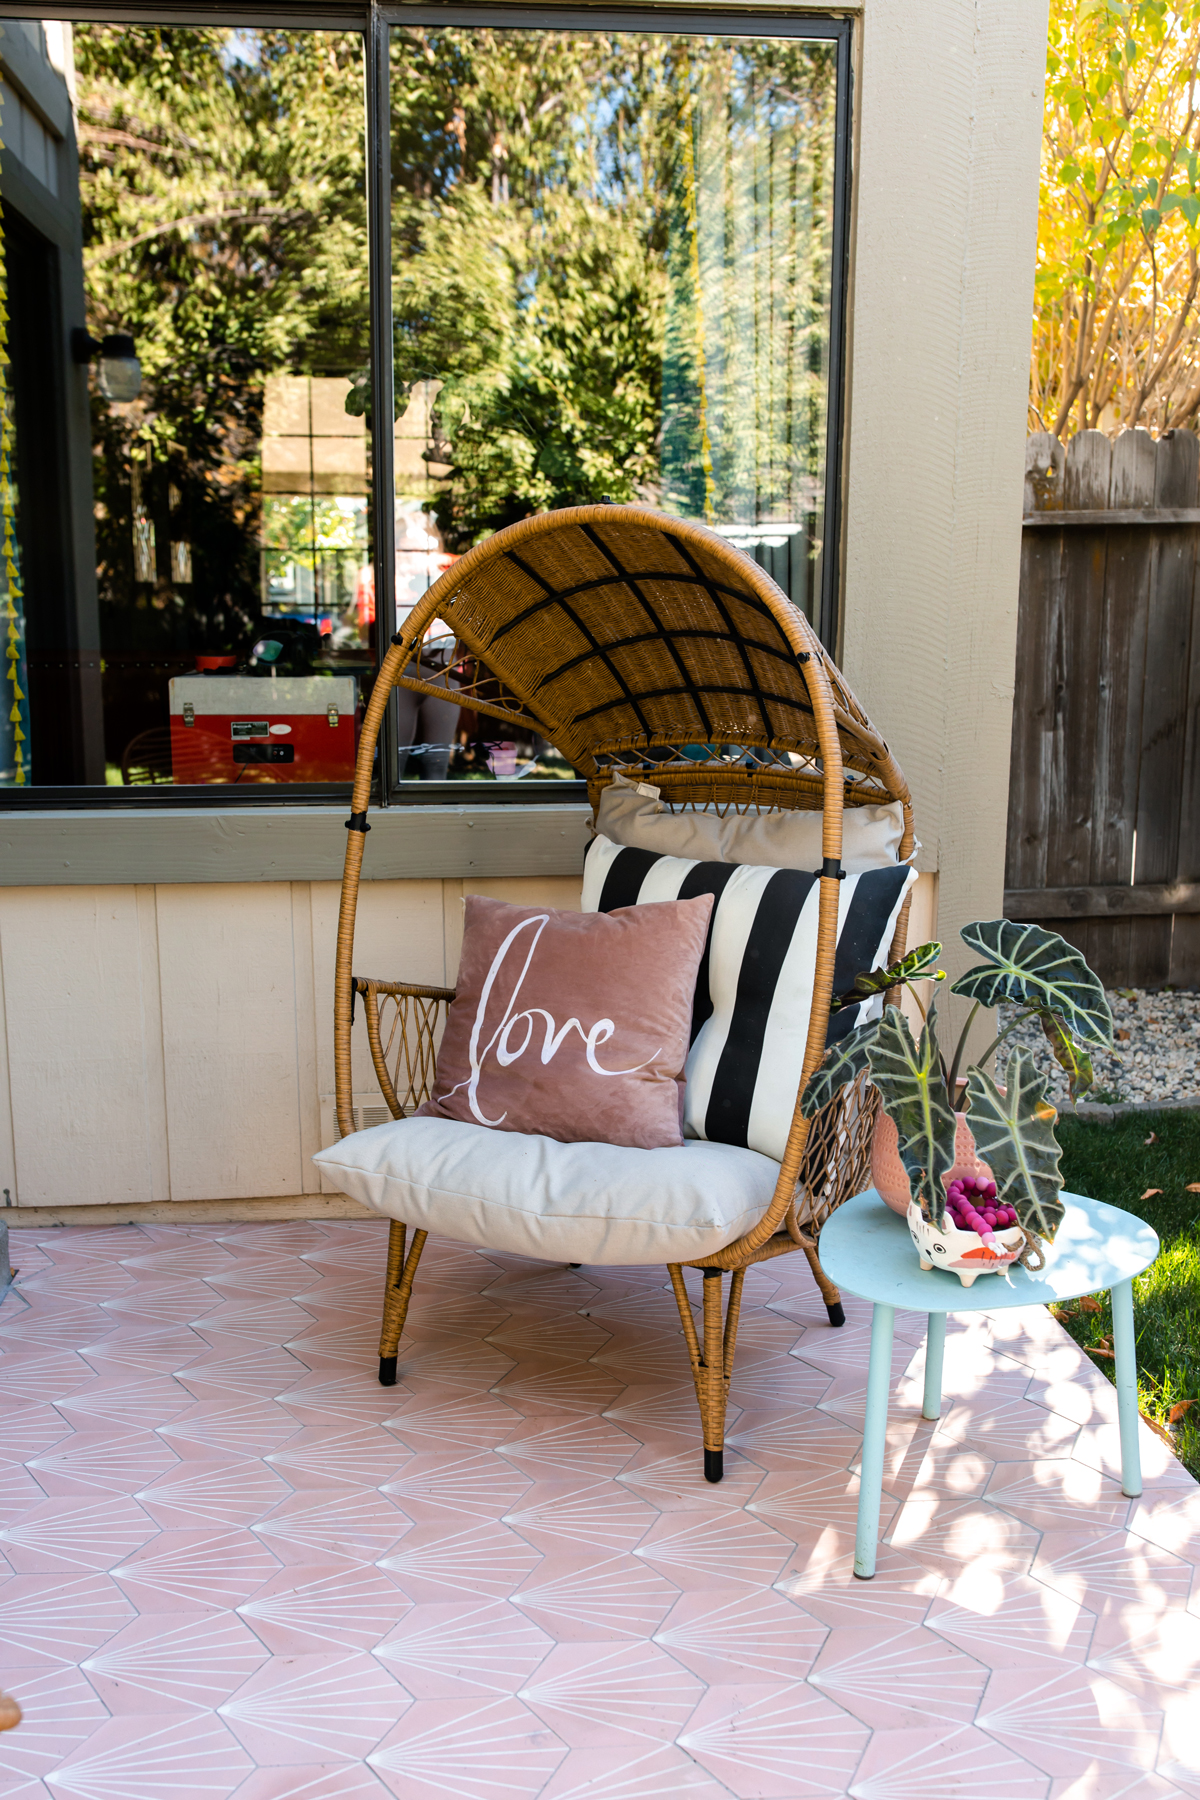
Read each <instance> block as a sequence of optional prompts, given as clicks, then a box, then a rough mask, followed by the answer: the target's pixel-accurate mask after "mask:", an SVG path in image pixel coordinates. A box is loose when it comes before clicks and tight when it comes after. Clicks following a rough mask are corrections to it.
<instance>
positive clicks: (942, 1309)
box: [821, 1188, 1158, 1581]
mask: <svg viewBox="0 0 1200 1800" xmlns="http://www.w3.org/2000/svg"><path fill="white" fill-rule="evenodd" d="M1062 1198H1063V1201H1064V1203H1065V1205H1066V1216H1065V1217H1064V1219H1063V1222H1062V1224H1061V1225H1060V1226H1059V1228H1058V1232H1057V1235H1056V1236H1055V1239H1054V1242H1053V1244H1046V1245H1044V1246H1043V1248H1044V1250H1045V1252H1046V1266H1045V1268H1044V1269H1041V1270H1040V1271H1039V1272H1038V1273H1037V1274H1036V1275H1030V1274H1029V1273H1028V1271H1027V1270H1025V1269H1022V1268H1020V1267H1019V1266H1018V1267H1016V1268H1014V1269H1013V1270H1012V1285H1011V1286H1010V1285H1009V1284H1008V1282H1006V1281H1005V1279H1004V1277H1003V1276H1002V1275H984V1276H981V1277H980V1279H979V1280H978V1281H976V1282H975V1283H974V1284H973V1285H972V1286H971V1287H969V1288H965V1287H963V1285H962V1283H961V1282H960V1281H959V1279H958V1276H957V1275H952V1274H950V1273H949V1272H948V1271H947V1270H945V1269H922V1268H921V1266H920V1263H919V1262H918V1260H917V1252H916V1249H915V1247H914V1245H913V1241H912V1239H911V1237H910V1236H909V1233H908V1226H907V1224H906V1223H905V1221H904V1220H903V1219H902V1218H900V1217H899V1215H898V1214H897V1213H894V1212H892V1211H891V1210H890V1208H889V1207H887V1206H885V1205H884V1203H883V1201H882V1200H881V1199H880V1197H879V1195H878V1194H877V1193H876V1191H875V1189H874V1188H868V1189H867V1190H866V1192H865V1193H862V1194H856V1195H855V1196H854V1198H853V1199H852V1200H847V1202H846V1204H845V1205H844V1206H840V1207H839V1208H838V1210H837V1211H836V1212H835V1213H834V1214H833V1217H832V1218H831V1219H829V1220H828V1221H827V1223H826V1224H825V1226H824V1227H823V1229H822V1231H821V1264H822V1266H823V1268H824V1270H825V1273H826V1274H827V1275H828V1276H829V1279H830V1280H831V1281H832V1282H834V1283H836V1285H837V1286H838V1287H840V1288H845V1289H847V1291H848V1292H849V1293H851V1294H857V1295H858V1296H859V1298H860V1299H862V1300H870V1301H871V1302H872V1303H873V1313H872V1317H871V1361H870V1368H869V1370H868V1374H867V1417H866V1427H865V1430H864V1432H863V1453H862V1474H861V1476H860V1478H859V1488H858V1529H857V1535H856V1539H855V1550H854V1573H855V1574H856V1575H857V1576H859V1577H860V1578H861V1579H862V1580H864V1581H869V1580H870V1578H871V1577H872V1575H874V1573H875V1546H876V1541H877V1539H878V1536H879V1506H880V1498H881V1495H882V1492H883V1459H884V1448H885V1441H886V1436H887V1408H888V1388H889V1385H890V1382H891V1370H892V1331H893V1325H894V1321H895V1316H896V1308H897V1307H898V1306H899V1307H902V1308H905V1309H907V1310H909V1311H912V1312H923V1313H926V1314H928V1319H929V1323H928V1327H927V1330H926V1341H925V1402H924V1406H923V1407H922V1413H923V1416H924V1417H925V1418H927V1419H936V1418H938V1417H939V1415H940V1413H941V1404H942V1357H943V1352H944V1349H945V1344H946V1314H947V1313H952V1312H954V1313H968V1312H1002V1311H1008V1310H1010V1309H1011V1308H1013V1307H1018V1306H1045V1305H1047V1304H1048V1303H1049V1302H1050V1301H1052V1300H1075V1299H1077V1298H1078V1297H1079V1295H1080V1294H1094V1293H1096V1292H1098V1291H1099V1290H1100V1289H1102V1288H1109V1289H1111V1291H1112V1312H1113V1353H1114V1361H1115V1364H1116V1378H1117V1418H1118V1422H1119V1425H1120V1433H1121V1490H1122V1492H1123V1493H1125V1494H1128V1495H1129V1496H1130V1497H1131V1498H1136V1496H1137V1495H1138V1494H1140V1493H1141V1491H1142V1467H1141V1458H1140V1456H1139V1455H1138V1403H1137V1358H1136V1355H1135V1349H1134V1331H1133V1278H1134V1276H1135V1275H1140V1274H1141V1273H1142V1271H1143V1269H1148V1268H1149V1267H1150V1264H1151V1263H1152V1262H1153V1261H1154V1260H1155V1258H1156V1257H1157V1255H1158V1238H1157V1236H1156V1234H1155V1233H1154V1232H1153V1231H1151V1229H1150V1227H1149V1225H1147V1224H1146V1223H1145V1222H1144V1221H1143V1220H1142V1219H1135V1218H1134V1217H1133V1215H1132V1213H1127V1212H1122V1211H1121V1209H1120V1207H1117V1206H1107V1205H1105V1203H1104V1202H1103V1201H1102V1200H1088V1199H1085V1198H1084V1197H1083V1195H1081V1194H1067V1193H1064V1194H1063V1196H1062Z"/></svg>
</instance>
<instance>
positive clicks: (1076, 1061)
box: [1038, 1012, 1096, 1100]
mask: <svg viewBox="0 0 1200 1800" xmlns="http://www.w3.org/2000/svg"><path fill="white" fill-rule="evenodd" d="M1038 1017H1039V1018H1040V1019H1041V1022H1042V1030H1043V1031H1044V1032H1045V1034H1046V1041H1047V1042H1048V1043H1049V1045H1050V1048H1051V1049H1052V1050H1053V1052H1054V1060H1055V1061H1056V1062H1057V1064H1058V1066H1059V1068H1060V1069H1063V1070H1065V1071H1066V1076H1067V1085H1068V1088H1069V1089H1070V1094H1071V1099H1072V1100H1078V1098H1079V1096H1080V1094H1086V1093H1087V1091H1088V1089H1089V1088H1090V1087H1091V1085H1092V1083H1093V1081H1094V1080H1095V1079H1096V1077H1095V1075H1094V1074H1093V1073H1092V1059H1091V1057H1090V1056H1089V1055H1088V1053H1087V1051H1086V1050H1084V1049H1082V1048H1081V1047H1080V1045H1078V1044H1077V1043H1076V1042H1075V1039H1074V1038H1073V1037H1072V1036H1071V1034H1070V1032H1069V1031H1068V1030H1067V1028H1066V1026H1065V1025H1064V1024H1063V1022H1062V1020H1061V1019H1060V1018H1059V1016H1058V1014H1057V1013H1052V1012H1044V1013H1039V1014H1038Z"/></svg>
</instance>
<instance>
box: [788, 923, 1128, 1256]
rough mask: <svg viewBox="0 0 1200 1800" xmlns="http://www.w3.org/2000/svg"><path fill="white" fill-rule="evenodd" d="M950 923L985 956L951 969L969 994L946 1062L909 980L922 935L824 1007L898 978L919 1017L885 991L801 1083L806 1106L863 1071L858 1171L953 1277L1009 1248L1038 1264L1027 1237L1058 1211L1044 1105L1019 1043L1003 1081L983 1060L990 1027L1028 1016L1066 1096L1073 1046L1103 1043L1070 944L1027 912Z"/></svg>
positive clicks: (1075, 1064) (931, 1015)
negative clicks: (868, 1169) (866, 1151)
mask: <svg viewBox="0 0 1200 1800" xmlns="http://www.w3.org/2000/svg"><path fill="white" fill-rule="evenodd" d="M962 937H963V940H964V942H965V943H967V944H968V945H969V946H970V947H971V948H972V949H973V950H975V951H977V952H978V953H979V954H980V955H981V956H982V957H983V958H984V959H985V960H984V961H983V962H982V963H980V964H979V965H978V966H977V967H976V968H973V969H969V970H968V971H967V973H966V974H965V975H962V976H960V977H959V979H958V980H957V981H956V982H954V983H953V985H952V987H951V992H952V993H955V994H961V995H964V996H965V997H966V998H967V999H969V1000H972V1001H973V1002H974V1005H973V1006H972V1009H971V1011H970V1013H969V1014H968V1016H967V1020H966V1023H965V1024H964V1026H963V1029H962V1031H961V1033H960V1034H959V1039H958V1043H957V1045H956V1047H955V1050H954V1055H953V1057H952V1059H951V1061H950V1063H949V1065H948V1066H947V1063H946V1060H945V1058H944V1057H943V1055H942V1052H941V1048H940V1046H939V1043H938V1035H937V1008H936V1006H935V1005H934V1004H932V1003H931V1005H930V1007H929V1010H928V1012H926V1010H925V1008H924V1007H923V1006H922V1005H921V1001H920V997H919V995H918V994H917V993H916V990H915V988H914V987H913V984H914V983H915V982H917V981H921V980H930V979H932V980H934V981H942V980H944V979H945V971H944V970H941V969H939V968H937V967H936V965H937V962H938V960H939V958H940V957H941V954H942V946H941V945H940V944H922V945H921V946H920V947H919V948H918V949H916V950H913V951H911V952H910V953H909V955H907V956H906V957H904V958H903V959H902V960H901V961H900V962H897V963H894V964H893V965H892V966H891V967H890V968H888V969H881V970H872V971H868V972H865V973H863V974H860V975H858V976H856V978H855V980H854V984H853V986H852V988H851V989H850V991H849V992H848V993H846V994H844V995H841V996H840V997H838V998H837V999H835V1001H834V1003H833V1009H832V1010H838V1009H840V1008H843V1007H847V1006H856V1005H860V1004H861V1003H862V1002H863V1001H864V1000H867V999H870V998H871V997H872V996H873V995H877V994H884V993H887V992H888V991H889V990H895V989H898V988H901V987H909V988H911V989H912V992H913V998H914V1000H915V1001H916V1003H917V1006H918V1008H919V1010H920V1012H921V1016H922V1020H923V1028H922V1031H921V1035H920V1037H919V1039H917V1040H915V1041H914V1039H913V1034H912V1031H911V1029H910V1027H909V1024H908V1020H907V1019H906V1018H905V1017H904V1014H903V1013H902V1012H901V1011H900V1008H899V1007H898V1006H896V1005H893V1004H888V1005H885V1007H884V1009H883V1016H882V1018H879V1019H873V1020H871V1021H869V1022H868V1023H867V1024H865V1025H860V1026H858V1027H857V1029H856V1030H854V1031H852V1032H850V1033H849V1035H848V1036H847V1037H845V1038H842V1039H841V1040H840V1041H838V1042H836V1043H834V1044H833V1045H832V1046H831V1047H830V1049H829V1051H828V1052H827V1054H826V1057H825V1061H824V1062H823V1063H822V1065H821V1067H820V1068H819V1069H818V1070H817V1071H816V1073H815V1074H814V1075H813V1076H812V1078H811V1080H810V1081H809V1083H808V1086H807V1087H806V1089H805V1091H804V1099H803V1103H802V1110H803V1112H804V1116H805V1117H806V1118H809V1119H811V1118H813V1117H815V1115H816V1114H817V1113H818V1112H819V1111H820V1110H821V1108H822V1107H823V1106H825V1105H826V1104H827V1103H828V1102H829V1100H830V1099H832V1097H833V1095H834V1094H835V1093H837V1091H838V1090H839V1089H840V1088H842V1087H844V1086H846V1084H847V1083H849V1082H851V1081H854V1080H855V1079H856V1078H857V1077H858V1076H860V1075H862V1074H864V1073H867V1072H869V1074H870V1078H871V1082H872V1084H873V1085H874V1086H875V1087H876V1088H877V1089H878V1091H879V1096H880V1114H879V1117H878V1120H877V1123H876V1131H875V1142H874V1146H873V1151H872V1178H873V1179H874V1181H875V1184H876V1186H877V1187H878V1188H880V1191H881V1192H882V1193H883V1195H884V1198H885V1199H887V1200H888V1203H889V1204H890V1205H892V1206H893V1208H894V1209H895V1210H896V1211H904V1212H905V1214H906V1216H907V1219H908V1225H909V1231H910V1234H911V1236H912V1240H913V1243H914V1245H915V1246H916V1248H917V1250H918V1252H919V1254H920V1257H921V1265H922V1267H923V1268H931V1267H933V1268H945V1269H951V1270H953V1271H954V1272H955V1273H956V1274H957V1275H958V1277H959V1279H960V1280H961V1281H962V1282H963V1284H964V1285H965V1286H967V1287H969V1286H970V1285H971V1283H972V1282H973V1281H974V1280H975V1277H976V1276H977V1275H979V1274H984V1273H988V1272H991V1271H998V1270H1002V1269H1007V1268H1008V1267H1009V1266H1010V1265H1011V1264H1012V1263H1013V1262H1023V1263H1027V1264H1028V1263H1030V1259H1031V1258H1034V1259H1036V1260H1034V1261H1033V1262H1032V1265H1031V1266H1033V1267H1035V1268H1040V1267H1041V1264H1042V1260H1043V1258H1042V1254H1041V1251H1040V1250H1039V1249H1038V1247H1037V1245H1038V1240H1039V1239H1041V1240H1045V1241H1047V1242H1049V1241H1050V1240H1052V1239H1053V1237H1054V1233H1055V1231H1056V1230H1057V1229H1058V1226H1059V1224H1060V1222H1061V1220H1062V1216H1063V1205H1062V1201H1061V1200H1060V1198H1059V1192H1060V1190H1061V1188H1062V1176H1061V1175H1060V1174H1059V1169H1058V1161H1059V1147H1058V1142H1057V1139H1056V1138H1055V1135H1054V1123H1055V1120H1056V1118H1057V1116H1058V1115H1057V1113H1056V1111H1055V1109H1054V1107H1053V1106H1052V1105H1051V1104H1050V1101H1049V1099H1048V1098H1047V1095H1046V1090H1045V1087H1044V1085H1043V1083H1042V1082H1041V1080H1040V1079H1039V1077H1038V1075H1037V1072H1036V1069H1035V1067H1034V1062H1033V1058H1032V1057H1031V1056H1030V1055H1029V1053H1028V1052H1027V1051H1025V1050H1020V1049H1017V1050H1014V1051H1013V1053H1012V1055H1011V1056H1010V1057H1009V1059H1008V1064H1007V1067H1006V1069H1005V1071H1004V1078H1003V1081H1002V1082H1000V1083H998V1082H997V1081H995V1080H994V1079H993V1077H992V1076H991V1075H989V1074H988V1073H987V1070H986V1068H985V1066H984V1065H985V1064H986V1063H987V1062H989V1061H990V1060H991V1058H992V1057H993V1056H994V1055H995V1053H996V1051H997V1050H998V1049H999V1048H1000V1046H1001V1044H1002V1043H1003V1042H1004V1040H1005V1039H1006V1038H1007V1037H1008V1036H1009V1035H1010V1033H1011V1032H1013V1031H1015V1030H1016V1028H1017V1026H1018V1025H1019V1024H1021V1022H1022V1021H1023V1020H1024V1019H1028V1018H1031V1017H1034V1016H1036V1017H1037V1018H1039V1019H1040V1021H1041V1024H1042V1029H1043V1031H1044V1032H1045V1034H1046V1038H1047V1040H1048V1042H1049V1044H1050V1046H1051V1049H1052V1050H1053V1052H1054V1055H1055V1058H1056V1059H1057V1061H1058V1062H1059V1064H1060V1066H1061V1067H1062V1068H1063V1069H1065V1070H1066V1072H1067V1076H1068V1080H1069V1086H1070V1093H1071V1099H1072V1101H1074V1100H1076V1099H1078V1097H1079V1096H1080V1094H1083V1093H1086V1091H1087V1089H1088V1088H1089V1087H1090V1086H1091V1084H1092V1067H1091V1062H1090V1060H1089V1058H1088V1054H1087V1048H1086V1046H1087V1045H1089V1044H1104V1045H1110V1044H1111V1043H1112V1033H1113V1022H1112V1013H1111V1011H1110V1010H1109V1005H1108V1001H1107V999H1106V998H1105V994H1104V989H1103V987H1102V986H1101V985H1100V982H1099V980H1098V979H1097V977H1096V976H1095V975H1094V974H1093V973H1092V971H1091V969H1089V967H1088V965H1087V963H1086V962H1085V961H1084V959H1083V957H1082V956H1081V954H1080V953H1079V951H1078V950H1076V949H1074V948H1073V947H1072V946H1071V945H1070V944H1068V943H1067V941H1066V940H1065V938H1061V937H1059V936H1058V935H1057V933H1055V932H1053V931H1046V930H1044V929H1043V928H1042V927H1041V926H1040V925H1014V924H1013V923H1012V922H1011V921H1010V920H1008V919H993V920H991V921H989V922H987V923H976V924H973V925H967V926H965V927H964V929H963V932H962ZM1002 1002H1007V1003H1009V1004H1015V1005H1017V1006H1018V1007H1020V1008H1021V1011H1020V1012H1019V1013H1018V1015H1017V1017H1016V1018H1015V1019H1013V1021H1012V1022H1011V1024H1009V1025H1007V1026H1006V1027H1005V1029H1004V1030H1003V1031H1002V1032H1001V1033H1000V1035H999V1036H998V1037H997V1038H996V1039H995V1040H994V1041H993V1042H992V1043H991V1044H989V1045H988V1047H987V1049H986V1050H985V1051H984V1052H983V1054H982V1055H981V1056H980V1057H979V1058H978V1060H977V1061H976V1062H974V1063H972V1064H971V1065H970V1066H969V1067H968V1069H967V1071H966V1077H965V1080H960V1077H959V1071H960V1069H961V1067H962V1059H963V1052H964V1049H965V1046H966V1040H967V1035H968V1033H969V1031H970V1029H971V1025H972V1023H973V1022H974V1019H975V1015H976V1013H977V1012H978V1011H979V1009H980V1007H992V1006H998V1005H1000V1004H1001V1003H1002Z"/></svg>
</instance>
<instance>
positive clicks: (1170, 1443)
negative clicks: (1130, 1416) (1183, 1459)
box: [1138, 1412, 1179, 1456]
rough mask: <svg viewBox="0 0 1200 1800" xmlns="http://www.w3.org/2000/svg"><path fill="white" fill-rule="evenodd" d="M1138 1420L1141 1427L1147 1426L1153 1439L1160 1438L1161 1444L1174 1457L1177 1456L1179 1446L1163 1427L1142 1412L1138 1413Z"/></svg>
mask: <svg viewBox="0 0 1200 1800" xmlns="http://www.w3.org/2000/svg"><path fill="white" fill-rule="evenodd" d="M1138 1418H1139V1419H1140V1420H1141V1421H1142V1424H1143V1425H1148V1426H1149V1427H1150V1429H1151V1431H1152V1432H1153V1433H1154V1435H1155V1437H1160V1438H1161V1439H1162V1441H1163V1443H1164V1444H1166V1445H1167V1447H1168V1448H1169V1449H1170V1450H1172V1451H1173V1452H1174V1453H1175V1455H1176V1456H1178V1455H1179V1445H1178V1444H1177V1443H1176V1442H1175V1439H1174V1438H1173V1437H1172V1436H1171V1434H1170V1432H1169V1431H1168V1430H1167V1429H1166V1428H1165V1426H1162V1425H1160V1424H1159V1422H1158V1420H1157V1419H1152V1418H1150V1417H1149V1415H1148V1414H1146V1413H1144V1412H1140V1413H1139V1414H1138Z"/></svg>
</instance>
